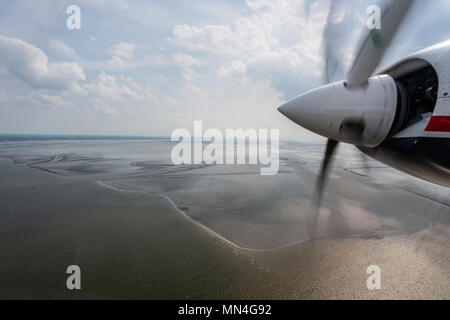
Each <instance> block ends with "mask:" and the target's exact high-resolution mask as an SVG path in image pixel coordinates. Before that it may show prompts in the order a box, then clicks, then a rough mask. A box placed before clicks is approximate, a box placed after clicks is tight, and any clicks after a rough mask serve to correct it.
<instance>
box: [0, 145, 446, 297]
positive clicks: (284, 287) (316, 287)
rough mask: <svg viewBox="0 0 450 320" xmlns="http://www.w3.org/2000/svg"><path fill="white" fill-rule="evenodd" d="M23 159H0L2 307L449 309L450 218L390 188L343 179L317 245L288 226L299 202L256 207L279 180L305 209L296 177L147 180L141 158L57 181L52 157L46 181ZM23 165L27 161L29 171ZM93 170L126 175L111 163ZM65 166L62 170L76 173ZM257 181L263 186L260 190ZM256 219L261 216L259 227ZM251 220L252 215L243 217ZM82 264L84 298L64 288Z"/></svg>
mask: <svg viewBox="0 0 450 320" xmlns="http://www.w3.org/2000/svg"><path fill="white" fill-rule="evenodd" d="M8 148H10V149H8V154H7V155H8V157H11V154H12V152H11V145H8ZM72 151H73V150H72ZM14 152H15V157H16V164H13V163H12V161H10V160H0V176H1V178H2V181H4V183H2V184H1V185H0V254H1V261H2V262H1V264H0V297H1V298H68V299H70V298H111V299H115V298H119V299H121V298H153V299H160V298H172V299H186V298H188V299H213V298H219V299H220V298H224V299H256V298H260V299H305V298H306V299H318V298H325V299H341V298H350V299H359V298H363V299H366V298H367V299H381V298H392V299H404V298H414V299H422V298H424V299H431V298H437V299H448V298H450V277H448V271H449V269H450V253H449V250H448V245H449V234H450V230H449V225H450V218H449V208H448V207H447V206H446V205H444V204H443V203H442V201H441V203H439V202H437V201H436V200H435V199H434V200H433V199H429V198H427V197H425V196H422V195H420V194H419V195H417V194H414V193H412V192H409V191H408V190H403V189H399V188H398V187H395V186H394V185H392V184H390V185H388V186H387V187H386V185H380V184H378V183H377V181H370V183H367V181H366V180H367V178H365V177H364V176H358V175H354V174H352V173H351V172H349V171H346V172H347V174H348V176H347V175H346V174H343V173H342V172H340V171H338V175H337V176H335V178H334V179H332V181H331V183H330V186H329V191H328V195H327V199H326V201H327V202H326V204H325V206H324V212H323V214H322V216H323V217H326V216H327V213H328V214H329V215H330V218H329V219H325V218H323V219H324V223H323V225H322V234H321V237H320V239H317V240H315V241H314V242H313V244H312V243H311V241H307V239H305V238H304V231H302V230H303V229H302V225H301V224H300V223H298V225H297V226H290V227H289V224H292V222H293V221H296V222H298V221H301V219H302V217H301V216H300V217H295V216H291V215H293V213H294V212H297V211H298V208H299V207H298V206H297V205H298V204H299V203H301V202H302V201H299V200H293V199H292V198H293V197H295V196H296V194H295V192H291V193H284V192H279V193H276V194H275V195H273V196H270V197H266V202H265V207H267V208H268V209H266V210H265V211H264V210H261V208H262V207H264V206H261V207H256V208H255V206H252V204H254V203H256V202H257V201H261V194H267V193H268V190H270V185H271V183H273V184H274V185H278V184H281V187H279V189H280V190H289V187H293V188H294V191H300V192H299V193H298V194H301V192H303V195H302V197H303V198H304V199H307V197H308V192H307V191H306V190H301V188H300V187H299V186H298V185H297V184H296V183H297V182H296V181H295V180H291V176H292V171H291V170H292V166H284V167H283V168H284V169H283V170H285V171H286V172H284V173H282V174H281V175H280V177H279V178H278V180H271V182H270V183H269V182H267V183H266V184H264V183H261V180H260V179H259V177H256V176H253V175H252V174H247V176H246V177H245V179H242V178H241V179H240V180H239V179H237V178H236V177H235V176H233V174H229V173H227V174H216V173H214V174H204V172H205V171H202V170H216V169H215V168H197V169H195V168H194V169H192V168H190V169H187V170H185V171H184V173H183V174H181V173H180V172H174V171H173V168H171V167H167V165H161V163H160V162H161V159H153V160H152V162H151V163H152V165H153V167H152V170H147V171H146V170H142V169H140V168H142V163H147V165H148V164H149V163H148V161H145V160H144V162H142V161H141V162H139V165H136V164H137V163H138V161H136V162H134V163H135V165H134V166H131V167H130V166H127V167H126V168H127V169H126V170H125V171H123V170H120V172H113V173H112V172H111V170H109V169H108V170H106V171H105V172H103V171H101V172H98V171H95V170H92V169H91V168H92V167H88V170H87V172H88V174H82V175H80V174H70V175H65V174H60V175H55V173H58V172H57V171H55V170H54V165H48V163H51V162H52V160H50V161H47V162H45V163H47V166H48V167H47V168H45V169H49V170H42V168H39V167H36V166H34V167H33V166H30V161H35V159H36V157H35V155H32V156H30V155H29V153H30V151H27V152H25V151H24V150H23V149H22V154H21V157H18V154H19V153H18V150H15V151H14ZM44 153H45V154H47V156H55V155H51V154H50V155H49V154H48V151H47V150H46V152H44ZM26 154H28V156H27V157H29V158H27V159H28V160H26V161H25V160H24V161H19V160H20V159H25V158H26V157H25V156H26ZM3 156H5V154H4V153H3ZM80 156H81V155H80V154H77V155H76V157H80ZM89 156H90V157H91V155H89ZM76 157H75V156H72V159H77V160H76V161H78V162H77V163H78V164H79V163H81V162H80V160H79V159H80V158H76ZM44 158H45V157H44ZM91 158H92V157H91ZM133 158H136V157H135V156H133ZM17 159H19V160H17ZM30 159H31V160H30ZM47 159H50V158H47ZM97 159H98V158H97ZM117 159H121V157H117ZM122 160H123V159H122ZM122 160H120V161H122ZM82 161H84V160H82ZM96 161H97V162H100V163H101V162H107V163H110V164H111V165H112V167H113V168H114V170H116V169H117V167H116V163H114V162H113V161H111V160H110V159H100V160H96ZM56 162H57V169H58V170H62V171H60V172H59V173H61V172H67V167H65V165H63V166H62V167H61V162H60V161H56ZM58 162H59V164H58ZM125 162H127V161H125ZM155 162H156V163H160V164H159V165H158V166H155ZM26 163H28V165H26ZM71 165H72V166H73V161H72V164H71ZM100 167H102V168H104V167H105V166H103V165H102V166H100ZM300 167H302V166H300ZM155 168H156V170H158V171H157V174H155V172H154V171H153V170H155ZM297 168H298V167H297ZM36 169H38V170H36ZM78 169H80V168H78ZM81 169H83V170H85V169H86V168H81ZM177 169H180V168H177ZM223 169H224V168H221V169H220V170H223ZM195 170H197V171H200V172H195ZM246 170H247V171H248V168H247V169H246ZM314 170H315V168H314V167H313V168H312V169H311V172H308V171H307V170H305V171H304V175H305V176H306V178H305V179H304V180H302V183H305V184H306V182H305V181H308V180H309V179H313V177H314V175H313V174H312V173H314ZM161 171H163V172H161ZM72 172H76V171H72ZM186 173H187V174H186ZM384 174H386V173H384ZM174 176H175V177H174ZM382 176H383V175H381V174H379V175H377V177H382ZM155 177H165V179H161V180H157V179H155ZM211 177H214V179H213V178H211ZM355 177H356V178H355ZM252 179H253V180H255V181H257V182H258V188H256V189H253V190H250V189H249V188H248V185H247V184H248V183H252ZM344 179H345V180H344ZM167 180H169V181H171V184H167V182H166V184H165V183H164V181H167ZM243 180H245V181H243ZM99 181H100V182H101V183H99ZM183 181H187V182H186V184H187V185H190V186H191V188H190V189H191V191H192V190H195V189H197V190H198V192H204V190H205V188H206V189H208V190H210V191H211V190H212V191H214V190H216V191H215V192H216V193H214V192H212V194H213V196H211V193H210V194H208V195H207V196H205V195H204V194H203V198H202V197H201V196H199V194H198V193H196V192H190V193H189V192H183V190H186V189H187V188H186V187H184V184H183ZM205 181H206V182H209V184H208V183H206V182H205ZM224 181H226V183H224ZM343 181H345V183H343ZM227 184H228V186H232V187H234V188H235V189H237V190H242V189H244V190H245V189H246V188H247V189H248V192H247V193H244V195H246V196H247V199H244V200H243V198H242V194H241V193H239V192H234V193H230V194H228V193H225V195H228V196H229V198H226V197H225V200H223V198H219V196H218V194H219V191H217V189H215V188H219V187H220V188H223V189H222V190H224V192H225V191H226V192H229V190H230V188H229V187H227ZM410 185H411V184H410ZM105 186H108V187H105ZM193 186H196V188H194V187H193ZM111 187H113V188H111ZM155 188H156V189H155ZM157 188H162V190H161V189H159V190H157ZM155 191H158V192H159V194H155V193H157V192H155ZM161 191H164V192H161ZM291 191H292V189H291ZM152 193H153V194H152ZM214 194H215V195H214ZM240 194H241V197H238V196H239V195H240ZM183 196H184V197H183ZM208 197H209V199H206V200H205V198H208ZM302 197H300V199H303V198H302ZM434 198H435V197H434ZM221 199H222V200H221ZM226 199H232V200H233V201H235V202H233V201H232V202H231V205H229V207H233V208H237V209H238V210H237V211H234V212H233V214H231V215H230V214H228V212H229V210H224V209H223V208H228V207H227V206H223V207H222V210H219V211H218V210H213V209H214V207H212V204H214V203H217V204H222V203H223V204H226V203H227V201H226ZM279 199H283V201H284V202H283V203H286V206H288V207H289V208H288V209H286V208H282V207H281V204H280V203H281V201H280V200H279ZM169 200H170V201H169ZM181 200H183V201H181ZM220 201H223V202H222V203H221V202H220ZM239 201H241V202H240V203H239ZM273 202H275V203H277V204H276V205H267V204H269V203H273ZM361 203H363V204H364V203H365V204H366V207H364V206H362V205H361ZM337 205H339V207H337ZM291 206H292V207H291ZM300 206H301V204H300ZM177 207H178V209H177ZM218 207H219V206H218ZM208 208H209V209H210V210H207V209H208ZM219 208H220V207H219ZM331 209H333V210H334V212H331ZM283 210H285V211H284V212H285V215H284V216H283V215H281V217H280V215H279V213H280V212H281V211H283ZM258 211H259V212H264V214H263V215H262V216H259V217H258V216H256V215H255V213H256V212H258ZM240 212H244V213H245V212H248V213H249V214H248V215H247V216H245V218H243V217H242V215H240ZM271 212H272V215H271V214H270V213H271ZM183 213H185V214H183ZM331 213H333V214H331ZM419 213H423V214H419ZM277 214H278V215H277ZM214 217H215V219H213V218H214ZM258 218H259V219H260V220H259V223H257V222H258V221H257V219H258ZM202 226H205V227H202ZM252 226H253V227H252ZM270 226H272V227H273V229H272V228H271V227H270ZM252 228H253V229H252ZM284 228H286V230H287V231H286V232H284V233H285V234H283V229H284ZM230 230H231V231H232V232H231V231H230ZM251 231H252V232H251ZM297 231H298V232H297ZM227 232H228V233H227ZM246 233H248V235H246ZM277 234H278V235H279V237H277V236H276V235H277ZM258 237H259V238H263V240H262V241H257V239H258ZM292 243H294V244H292ZM71 264H77V265H79V266H80V267H81V269H82V290H81V291H77V292H73V291H69V290H67V289H66V286H65V281H66V273H65V270H66V268H67V266H68V265H71ZM372 264H376V265H378V266H380V267H381V272H382V280H381V281H382V285H381V290H368V289H367V288H366V280H367V277H368V275H367V274H366V269H367V267H368V266H369V265H372Z"/></svg>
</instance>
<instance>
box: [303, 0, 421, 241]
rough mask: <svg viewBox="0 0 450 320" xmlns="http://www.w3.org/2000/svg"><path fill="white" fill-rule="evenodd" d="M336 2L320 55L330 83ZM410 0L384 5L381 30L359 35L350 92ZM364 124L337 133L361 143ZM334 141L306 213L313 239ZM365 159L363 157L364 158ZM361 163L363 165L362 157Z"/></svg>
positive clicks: (345, 125)
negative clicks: (332, 33)
mask: <svg viewBox="0 0 450 320" xmlns="http://www.w3.org/2000/svg"><path fill="white" fill-rule="evenodd" d="M337 2H338V1H332V2H331V6H330V11H329V14H328V18H327V24H326V26H325V29H324V34H323V46H322V48H323V52H324V61H325V72H324V81H325V82H326V83H325V84H327V83H330V81H331V79H332V77H333V76H334V74H335V72H336V70H337V68H338V64H339V62H338V61H339V58H338V57H339V50H338V49H337V47H336V41H335V39H332V36H331V33H330V30H331V29H332V25H331V23H332V20H333V18H334V15H335V10H336V6H337ZM413 2H414V0H390V1H387V2H386V3H384V4H385V5H384V6H383V7H382V8H381V29H379V30H377V29H373V30H369V29H367V31H366V32H364V33H363V36H362V37H361V40H360V42H359V46H358V47H357V48H358V49H357V50H356V54H355V59H354V60H353V64H352V66H351V68H350V69H349V72H348V74H347V85H348V86H349V87H351V88H352V89H358V88H360V87H363V86H364V85H365V84H366V83H367V81H368V79H369V78H370V77H371V75H372V74H373V73H374V71H375V69H376V68H377V67H378V64H379V63H380V61H381V59H382V58H383V56H384V54H385V52H386V50H387V48H388V47H389V45H390V44H391V41H392V39H393V38H394V36H395V34H396V32H397V30H398V28H399V26H400V24H401V23H402V21H403V20H404V18H405V17H406V15H407V13H408V11H409V9H410V8H411V5H412V4H413ZM365 129H366V122H365V120H364V118H362V117H355V118H347V119H345V120H344V121H342V123H341V125H340V129H339V130H340V132H341V133H342V134H343V135H344V136H346V137H348V138H351V140H352V141H355V143H354V144H355V145H356V146H358V142H359V141H361V140H362V137H363V135H364V131H365ZM337 146H338V142H337V141H335V140H332V139H328V141H327V145H326V148H325V153H324V157H323V160H322V165H321V168H320V172H319V174H318V177H317V180H316V183H315V187H314V191H313V194H312V197H311V204H310V212H309V215H308V234H309V238H310V239H314V238H316V236H317V227H318V221H319V218H320V217H319V214H320V207H321V203H322V198H323V191H324V188H325V186H326V180H327V173H328V171H329V169H330V165H331V163H332V161H333V157H334V155H335V151H336V149H337ZM364 157H365V156H364ZM364 162H365V163H367V161H366V159H365V158H364Z"/></svg>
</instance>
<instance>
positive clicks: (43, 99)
mask: <svg viewBox="0 0 450 320" xmlns="http://www.w3.org/2000/svg"><path fill="white" fill-rule="evenodd" d="M30 102H31V103H33V104H34V105H37V106H41V107H67V106H69V105H70V104H69V103H68V102H66V101H64V100H63V99H62V98H61V97H59V96H55V95H51V94H46V93H43V92H33V93H32V94H31V97H30Z"/></svg>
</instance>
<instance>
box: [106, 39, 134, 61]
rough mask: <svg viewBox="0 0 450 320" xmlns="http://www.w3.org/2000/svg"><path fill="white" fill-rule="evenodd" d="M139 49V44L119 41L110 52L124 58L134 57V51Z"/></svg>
mask: <svg viewBox="0 0 450 320" xmlns="http://www.w3.org/2000/svg"><path fill="white" fill-rule="evenodd" d="M136 49H137V45H135V44H133V43H128V42H121V43H118V44H116V45H115V46H114V48H112V49H111V50H110V51H109V52H110V53H111V54H112V55H113V57H114V56H116V57H120V58H124V59H132V58H133V57H134V51H135V50H136Z"/></svg>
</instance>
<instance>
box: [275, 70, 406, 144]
mask: <svg viewBox="0 0 450 320" xmlns="http://www.w3.org/2000/svg"><path fill="white" fill-rule="evenodd" d="M396 109H397V86H396V84H395V81H394V79H392V78H391V77H390V76H388V75H381V76H376V77H372V78H370V79H369V80H368V83H367V84H366V85H364V86H361V87H356V88H350V87H348V86H347V85H346V83H345V81H340V82H336V83H332V84H328V85H325V86H322V87H319V88H317V89H314V90H311V91H308V92H306V93H305V94H302V95H301V96H299V97H297V98H295V99H293V100H291V101H289V102H287V103H285V104H284V105H282V106H281V107H279V108H278V110H279V111H280V112H281V113H282V114H284V115H285V116H286V117H288V118H289V119H291V120H292V121H294V122H295V123H297V124H299V125H300V126H302V127H304V128H306V129H308V130H310V131H312V132H314V133H317V134H319V135H322V136H324V137H327V138H330V139H333V140H336V141H340V142H345V143H351V144H355V145H358V146H364V147H376V146H378V145H380V144H381V143H382V142H383V141H384V139H385V138H386V137H387V136H388V134H389V131H390V129H391V127H392V124H393V122H394V118H395V113H396Z"/></svg>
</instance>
